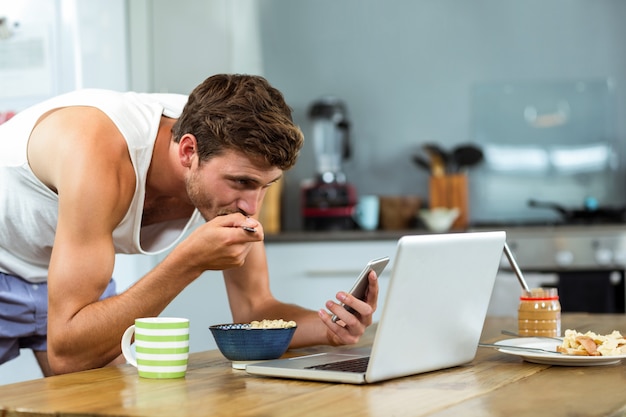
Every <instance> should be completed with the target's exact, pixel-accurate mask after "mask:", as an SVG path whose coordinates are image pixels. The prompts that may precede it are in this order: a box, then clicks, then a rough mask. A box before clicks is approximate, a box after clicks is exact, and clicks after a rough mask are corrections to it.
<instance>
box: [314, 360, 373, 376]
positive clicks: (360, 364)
mask: <svg viewBox="0 0 626 417" xmlns="http://www.w3.org/2000/svg"><path fill="white" fill-rule="evenodd" d="M369 360H370V358H369V356H366V357H363V358H356V359H347V360H345V361H339V362H331V363H324V364H321V365H314V366H309V367H307V368H306V369H321V370H324V371H342V372H356V373H359V372H365V371H366V370H367V364H368V362H369Z"/></svg>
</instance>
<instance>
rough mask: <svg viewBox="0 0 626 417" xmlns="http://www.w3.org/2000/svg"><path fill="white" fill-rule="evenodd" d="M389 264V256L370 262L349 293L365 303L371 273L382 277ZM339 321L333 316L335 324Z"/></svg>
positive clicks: (350, 309) (344, 306) (347, 308)
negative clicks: (368, 278)
mask: <svg viewBox="0 0 626 417" xmlns="http://www.w3.org/2000/svg"><path fill="white" fill-rule="evenodd" d="M388 263H389V257H388V256H385V257H384V258H379V259H374V260H371V261H369V262H368V263H367V265H365V268H363V270H362V271H361V273H360V274H359V276H358V277H357V279H356V281H354V285H353V286H352V289H351V290H350V291H349V292H350V294H352V295H353V296H354V297H355V298H358V299H359V300H362V301H364V300H365V295H366V292H367V286H368V284H369V282H368V280H367V277H368V275H369V274H370V271H374V272H376V275H377V276H378V277H380V274H381V273H382V272H383V270H384V269H385V267H386V266H387V264H388ZM342 305H343V308H345V309H346V310H348V311H349V312H351V313H354V312H355V311H354V310H353V309H352V308H351V307H348V306H346V305H344V304H342ZM337 319H338V318H337V316H336V315H334V314H333V317H332V321H333V322H335V321H337Z"/></svg>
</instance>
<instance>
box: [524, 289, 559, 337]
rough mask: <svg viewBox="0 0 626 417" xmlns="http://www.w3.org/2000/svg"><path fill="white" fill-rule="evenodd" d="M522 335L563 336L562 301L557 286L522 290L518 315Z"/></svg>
mask: <svg viewBox="0 0 626 417" xmlns="http://www.w3.org/2000/svg"><path fill="white" fill-rule="evenodd" d="M517 322H518V333H519V334H520V336H528V337H532V336H545V337H559V336H561V303H560V302H559V294H558V290H557V289H556V288H533V289H531V290H530V291H526V290H522V295H521V296H520V303H519V309H518V315H517Z"/></svg>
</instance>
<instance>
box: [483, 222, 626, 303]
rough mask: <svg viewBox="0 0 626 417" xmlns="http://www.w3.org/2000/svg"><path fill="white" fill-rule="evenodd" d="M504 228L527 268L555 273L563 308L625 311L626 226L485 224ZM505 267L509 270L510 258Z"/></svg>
mask: <svg viewBox="0 0 626 417" xmlns="http://www.w3.org/2000/svg"><path fill="white" fill-rule="evenodd" d="M475 229H476V230H486V229H488V230H491V229H501V230H506V232H507V242H508V245H509V247H510V248H511V251H512V252H513V255H514V256H515V259H516V260H517V262H518V264H519V266H520V268H521V269H522V270H523V271H524V272H536V273H546V274H550V277H552V276H554V275H556V276H557V280H556V282H554V280H552V279H549V280H548V283H547V284H546V286H556V287H558V289H559V295H560V297H561V307H562V309H563V311H585V312H599V313H600V312H604V313H614V312H620V313H624V312H626V308H625V303H624V300H625V298H626V288H625V285H624V270H625V269H626V225H625V224H620V223H618V224H591V225H584V226H581V225H563V224H558V225H536V226H510V225H500V226H496V225H493V226H491V227H486V226H481V227H477V228H475ZM502 268H503V269H505V270H510V266H509V264H508V263H507V262H503V263H502Z"/></svg>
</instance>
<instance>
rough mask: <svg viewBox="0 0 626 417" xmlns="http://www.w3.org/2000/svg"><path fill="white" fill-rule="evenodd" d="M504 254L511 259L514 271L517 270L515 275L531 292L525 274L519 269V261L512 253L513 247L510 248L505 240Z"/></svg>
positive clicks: (523, 286)
mask: <svg viewBox="0 0 626 417" xmlns="http://www.w3.org/2000/svg"><path fill="white" fill-rule="evenodd" d="M504 254H505V255H506V257H507V259H508V260H509V264H511V268H513V272H515V276H516V277H517V280H518V281H519V283H520V284H521V286H522V288H523V289H524V291H527V292H530V288H529V287H528V284H527V283H526V280H525V279H524V275H522V270H521V269H519V266H517V262H515V258H513V253H511V249H509V245H507V244H506V242H504Z"/></svg>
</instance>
